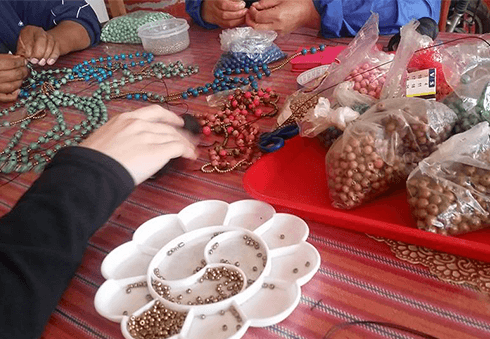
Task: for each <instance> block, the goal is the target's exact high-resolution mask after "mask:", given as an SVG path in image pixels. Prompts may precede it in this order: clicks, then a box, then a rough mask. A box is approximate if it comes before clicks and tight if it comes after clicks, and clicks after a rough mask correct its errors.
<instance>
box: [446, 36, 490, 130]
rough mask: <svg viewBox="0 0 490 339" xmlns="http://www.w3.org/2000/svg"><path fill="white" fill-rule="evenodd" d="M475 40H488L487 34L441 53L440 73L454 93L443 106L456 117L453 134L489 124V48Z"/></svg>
mask: <svg viewBox="0 0 490 339" xmlns="http://www.w3.org/2000/svg"><path fill="white" fill-rule="evenodd" d="M479 38H483V39H486V40H488V39H490V34H486V35H482V36H475V37H471V38H468V40H464V41H459V43H458V44H457V45H454V46H448V47H447V48H445V49H443V50H441V54H442V62H443V65H444V72H445V75H446V78H447V80H448V83H449V85H450V86H451V87H452V88H453V89H454V95H450V96H448V97H447V98H446V99H445V100H444V102H445V103H446V104H447V105H448V106H449V107H451V108H452V109H453V110H454V111H455V112H456V114H458V122H457V124H456V126H455V129H454V132H455V133H461V132H464V131H466V130H468V129H469V128H471V127H473V126H475V125H476V124H478V123H479V122H482V121H489V122H490V46H489V45H488V43H486V42H485V41H482V40H481V39H479Z"/></svg>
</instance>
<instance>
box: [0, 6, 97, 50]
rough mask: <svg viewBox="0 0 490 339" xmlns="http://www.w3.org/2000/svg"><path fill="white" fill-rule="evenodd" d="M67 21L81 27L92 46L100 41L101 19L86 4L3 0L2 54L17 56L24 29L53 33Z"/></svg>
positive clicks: (0, 22) (0, 17)
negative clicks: (19, 40) (14, 54)
mask: <svg viewBox="0 0 490 339" xmlns="http://www.w3.org/2000/svg"><path fill="white" fill-rule="evenodd" d="M65 20H71V21H75V22H78V23H79V24H81V25H82V26H83V27H84V28H85V30H86V31H87V33H88V35H89V37H90V41H91V44H92V45H94V44H97V43H98V42H99V39H100V24H99V20H98V19H97V15H96V14H95V12H94V10H93V9H92V7H90V5H89V4H87V3H86V2H85V1H71V0H70V1H69V0H64V1H59V0H58V1H51V0H49V1H47V0H46V1H2V0H0V53H7V52H8V51H11V52H12V53H14V52H15V51H16V50H17V40H18V39H19V34H20V31H21V29H22V28H23V27H24V26H27V25H32V26H38V27H42V28H44V29H45V30H49V29H51V28H53V27H55V26H56V25H57V24H59V23H60V22H61V21H65ZM74 38H76V37H74Z"/></svg>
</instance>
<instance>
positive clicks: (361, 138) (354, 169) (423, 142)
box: [326, 98, 456, 209]
mask: <svg viewBox="0 0 490 339" xmlns="http://www.w3.org/2000/svg"><path fill="white" fill-rule="evenodd" d="M455 121H456V114H455V113H454V112H453V111H452V110H451V109H449V108H448V107H447V106H445V105H444V104H442V103H439V102H436V101H428V100H424V99H420V98H398V99H387V100H383V101H380V102H378V103H377V104H375V105H373V106H372V107H371V108H370V109H369V110H368V111H366V112H365V113H364V114H362V115H361V116H360V117H359V118H357V119H356V120H354V121H353V122H352V123H350V124H349V125H348V126H347V128H346V129H345V130H344V133H343V135H342V136H341V137H340V138H338V139H337V140H336V141H335V143H334V144H333V145H332V147H331V148H330V150H329V151H328V153H327V156H326V169H327V174H328V185H329V192H330V198H331V200H332V206H333V207H336V208H344V209H351V208H355V207H358V206H360V205H362V204H364V203H366V202H368V201H371V200H373V199H374V198H376V197H377V196H379V195H381V194H383V193H385V192H387V191H389V190H390V189H391V188H393V187H394V186H396V185H397V184H400V183H404V182H405V180H406V179H407V177H408V175H409V174H410V172H411V171H412V170H413V169H414V168H415V166H417V164H418V162H419V161H421V160H422V159H424V158H426V157H427V156H429V155H430V154H431V153H432V152H433V151H434V150H435V149H436V147H437V145H439V144H440V143H442V142H443V141H444V140H445V139H446V138H447V137H449V133H450V131H451V129H452V127H453V125H454V122H455Z"/></svg>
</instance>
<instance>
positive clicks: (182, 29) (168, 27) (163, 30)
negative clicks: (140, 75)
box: [138, 18, 189, 55]
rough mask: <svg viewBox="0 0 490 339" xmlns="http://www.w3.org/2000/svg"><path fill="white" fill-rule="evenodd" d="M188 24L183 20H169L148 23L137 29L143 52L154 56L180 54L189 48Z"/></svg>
mask: <svg viewBox="0 0 490 339" xmlns="http://www.w3.org/2000/svg"><path fill="white" fill-rule="evenodd" d="M188 30H189V24H188V23H187V21H186V20H185V19H179V18H171V19H163V20H158V21H153V22H149V23H147V24H145V25H143V26H141V27H140V28H138V36H139V37H140V38H141V41H142V43H143V48H144V49H145V51H147V52H150V53H153V54H154V55H165V54H173V53H177V52H180V51H182V50H184V49H186V48H187V47H188V46H189V32H188Z"/></svg>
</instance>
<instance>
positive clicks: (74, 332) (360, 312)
mask: <svg viewBox="0 0 490 339" xmlns="http://www.w3.org/2000/svg"><path fill="white" fill-rule="evenodd" d="M441 38H443V39H448V38H450V36H448V35H444V34H442V35H441ZM190 39H191V44H190V47H189V48H188V49H186V50H184V51H182V52H180V53H177V54H174V55H171V56H161V57H157V58H156V60H157V61H160V60H161V61H165V62H170V61H177V60H181V61H182V62H183V63H184V64H186V65H189V64H193V65H199V67H200V72H199V73H198V74H195V75H193V76H191V77H188V78H185V79H178V80H168V81H166V83H165V84H164V83H162V82H149V81H148V82H143V83H141V84H134V85H133V87H132V88H135V89H143V88H145V89H147V90H151V91H152V92H159V93H167V90H168V91H169V92H171V93H173V92H178V91H182V90H185V89H186V88H188V87H196V86H199V85H202V84H204V83H206V82H209V81H211V80H212V78H213V76H212V68H213V66H214V64H215V62H216V61H217V60H218V58H219V56H220V54H221V50H220V44H219V31H217V30H215V31H206V30H203V29H201V28H199V27H196V26H194V25H192V26H191V29H190ZM387 40H388V38H387V37H382V38H381V39H380V42H381V43H383V44H385V45H386V43H387ZM348 41H349V39H336V40H325V39H320V38H318V37H317V36H316V34H315V32H313V31H310V30H300V31H297V32H294V33H292V34H289V35H286V36H282V37H279V38H278V39H277V40H276V42H277V44H278V45H279V46H280V47H281V48H282V50H283V51H285V52H287V53H289V54H290V53H292V52H294V51H296V50H297V49H298V48H299V47H310V46H315V45H316V46H317V45H318V44H320V43H325V44H327V45H337V44H346V43H347V42H348ZM137 50H141V46H138V45H111V44H101V45H99V46H96V47H94V48H91V49H88V50H86V51H83V52H79V53H74V54H71V55H68V56H65V57H63V58H61V59H60V60H59V62H58V66H73V65H75V63H78V62H81V61H83V60H87V59H91V58H92V57H99V56H104V55H107V54H110V55H114V54H116V53H121V52H125V53H128V52H131V51H137ZM296 76H297V74H296V73H293V72H291V71H290V65H288V66H286V67H285V68H284V69H282V70H280V71H277V72H275V73H273V74H272V76H271V77H270V78H267V79H265V80H263V81H262V82H261V84H260V85H261V86H262V87H267V86H270V87H272V88H273V89H274V90H276V91H277V92H278V93H279V94H280V96H281V99H280V102H279V104H282V103H283V102H284V99H285V97H286V96H287V95H289V94H291V93H292V92H294V91H295V90H296V89H297V85H296V82H295V79H296ZM73 88H74V89H73V90H74V91H76V92H77V93H80V94H83V95H90V93H92V92H93V90H94V89H95V88H96V87H95V86H89V85H88V84H85V83H77V84H75V85H73ZM143 105H145V103H143V102H141V101H129V100H120V101H112V102H109V103H108V104H107V106H108V110H109V114H110V116H114V115H116V114H118V113H121V112H124V111H127V110H130V109H135V108H138V107H141V106H143ZM171 109H172V110H174V111H175V112H177V113H178V114H182V113H184V112H186V111H189V112H191V113H193V112H202V111H209V110H213V108H210V107H208V106H207V102H206V98H205V97H199V98H192V99H189V100H187V101H185V103H184V104H182V103H180V104H178V105H175V106H172V107H171ZM79 118H80V116H79V115H77V114H73V113H70V114H67V120H68V121H69V122H70V121H76V120H77V119H79ZM36 124H39V125H36ZM36 124H32V127H31V129H30V131H31V134H32V135H33V136H35V135H36V134H39V131H41V130H43V128H42V127H43V125H42V124H43V123H42V122H39V123H38V122H36ZM266 125H267V122H264V123H263V124H262V127H263V128H264V127H267V126H266ZM270 126H271V125H269V127H270ZM13 132H14V131H9V130H6V131H4V132H2V134H1V135H0V141H1V143H6V142H7V140H8V139H9V137H10V136H11V135H12V133H13ZM2 146H3V144H2ZM206 151H207V150H206V149H205V148H202V149H201V154H200V156H199V158H198V159H197V160H196V161H187V160H180V161H178V162H177V163H176V164H175V165H174V166H173V167H172V168H171V169H170V171H168V172H167V173H166V174H164V175H163V176H161V177H159V178H158V179H156V180H152V181H147V182H145V183H143V184H141V185H140V186H139V187H137V188H136V189H135V190H134V192H133V193H132V194H131V195H130V196H129V198H128V199H127V200H126V201H125V202H124V203H123V204H122V205H121V206H120V207H119V208H118V209H117V210H116V211H115V212H114V214H113V215H112V216H111V217H110V219H109V220H108V221H107V223H106V224H105V225H104V226H102V227H101V228H100V229H99V230H98V231H97V232H96V233H95V234H94V235H93V236H92V237H91V239H90V241H89V244H88V247H87V250H86V253H85V256H84V258H83V261H82V263H81V265H80V268H79V269H78V271H77V272H76V274H75V277H74V278H73V280H72V282H71V284H70V286H69V287H68V289H67V290H66V292H65V293H64V295H63V297H62V298H61V300H60V302H59V304H58V307H57V308H56V310H55V311H54V313H53V315H52V316H51V318H50V320H49V323H48V324H47V327H46V330H45V332H44V335H43V338H58V339H63V338H122V335H121V330H120V325H119V324H118V323H114V322H111V321H109V320H106V319H105V318H103V317H101V316H100V315H99V314H98V313H97V312H96V310H95V308H94V304H93V300H94V296H95V293H96V292H97V289H98V288H99V286H100V285H101V284H102V283H103V282H104V278H103V277H102V275H101V272H100V266H101V263H102V261H103V259H104V258H105V256H106V255H107V254H108V253H109V252H110V251H112V250H113V249H114V248H116V247H117V246H119V245H121V244H123V243H125V242H127V241H129V240H131V238H132V235H133V233H134V231H135V230H136V229H137V228H138V226H140V225H141V224H142V223H143V222H145V221H146V220H148V219H150V218H153V217H156V216H158V215H162V214H167V213H177V212H179V211H180V210H182V209H183V208H184V207H186V206H188V205H189V204H192V203H194V202H198V201H201V200H208V199H220V200H224V201H226V202H229V203H231V202H234V201H238V200H242V199H249V198H250V196H249V195H248V194H247V192H246V191H245V190H244V188H243V186H242V177H243V174H244V170H237V171H234V172H230V173H227V174H218V173H203V172H201V170H200V168H201V166H203V165H204V164H206V163H207V162H208V158H207V155H206ZM36 177H37V175H36V174H35V173H26V174H22V175H1V176H0V213H1V214H4V213H6V212H7V211H8V210H9V209H10V208H11V207H12V206H13V205H14V204H15V202H16V201H17V200H18V199H19V197H20V196H21V195H22V194H23V193H24V192H25V191H26V189H27V188H28V187H29V185H30V184H31V183H32V182H33V181H34V180H35V178H36ZM306 222H307V223H308V225H309V227H310V235H309V238H308V242H310V243H311V244H312V245H314V246H315V247H316V248H317V250H318V251H319V253H320V255H321V258H322V261H321V266H320V269H319V271H318V273H317V274H316V275H315V276H314V277H313V279H312V280H311V281H310V282H308V283H307V284H306V285H304V286H303V287H302V296H301V300H300V302H299V305H298V307H297V308H296V309H295V310H294V312H293V313H292V314H291V315H290V316H289V317H288V318H286V319H285V320H284V321H282V322H280V323H278V324H276V325H274V326H270V327H266V328H250V329H249V330H248V331H247V333H246V334H245V336H244V338H246V339H252V338H308V339H310V338H311V339H313V338H318V339H320V338H323V337H324V335H325V333H326V332H327V331H328V330H329V329H331V328H332V327H333V326H335V325H339V324H342V323H345V322H350V321H356V320H369V321H378V322H389V323H393V324H398V325H402V326H406V327H408V328H411V329H414V330H418V331H422V332H425V333H427V334H430V335H433V336H435V337H438V338H488V337H490V303H489V297H488V293H489V292H490V265H488V264H485V263H481V262H476V261H474V260H470V259H466V258H461V257H456V256H453V255H449V254H444V253H439V252H435V251H431V250H429V249H424V248H419V247H417V246H410V245H407V244H404V243H401V242H395V241H390V240H388V239H380V238H374V237H370V236H368V235H366V234H363V233H355V232H352V231H349V230H345V229H341V228H336V227H334V226H331V225H328V224H323V223H319V222H314V221H311V220H307V219H306ZM53 278H54V279H55V278H56V277H53ZM445 280H446V281H445ZM412 337H413V335H411V334H407V333H405V332H401V331H398V330H395V329H390V328H386V327H381V326H377V325H363V326H351V327H347V328H345V329H343V330H341V331H339V332H337V333H335V334H334V335H333V336H332V338H412Z"/></svg>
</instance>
